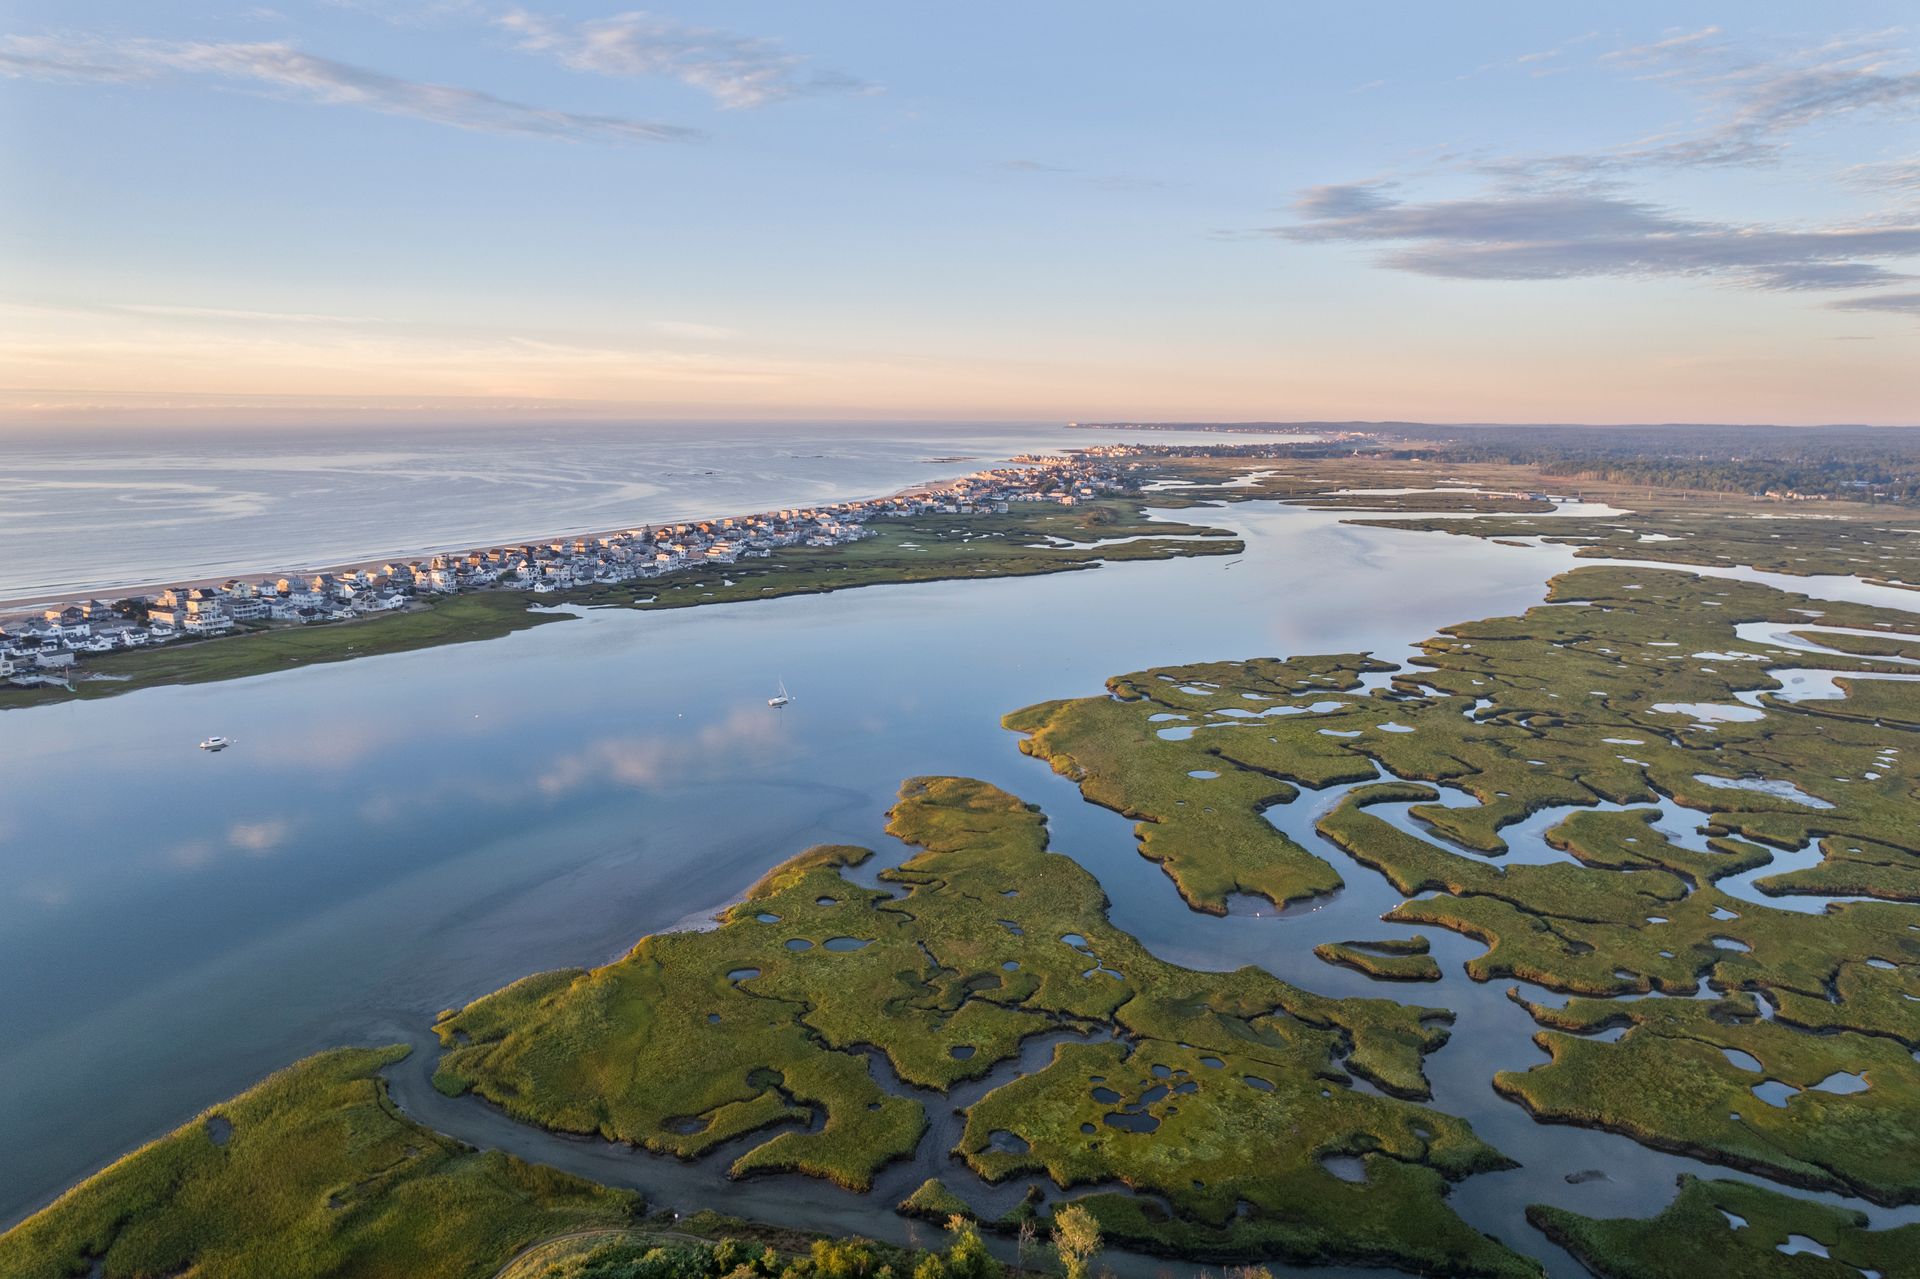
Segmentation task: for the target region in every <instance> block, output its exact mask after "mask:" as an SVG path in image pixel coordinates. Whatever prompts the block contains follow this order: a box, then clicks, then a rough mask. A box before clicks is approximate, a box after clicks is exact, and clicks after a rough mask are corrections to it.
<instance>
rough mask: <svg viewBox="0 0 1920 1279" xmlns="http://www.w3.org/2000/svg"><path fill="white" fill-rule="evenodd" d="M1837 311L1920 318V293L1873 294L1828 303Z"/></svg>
mask: <svg viewBox="0 0 1920 1279" xmlns="http://www.w3.org/2000/svg"><path fill="white" fill-rule="evenodd" d="M1827 305H1828V306H1830V307H1832V308H1833V309H1834V310H1836V311H1876V312H1879V313H1881V314H1883V315H1911V316H1915V317H1920V293H1872V294H1868V295H1867V296H1865V297H1858V298H1841V299H1839V300H1838V301H1834V302H1829V303H1827Z"/></svg>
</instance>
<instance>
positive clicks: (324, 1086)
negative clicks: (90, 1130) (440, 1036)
mask: <svg viewBox="0 0 1920 1279" xmlns="http://www.w3.org/2000/svg"><path fill="white" fill-rule="evenodd" d="M405 1055H406V1049H405V1047H404V1046H395V1047H390V1048H380V1049H345V1048H343V1049H336V1050H334V1051H332V1052H327V1053H322V1054H320V1055H319V1056H317V1057H309V1058H307V1059H306V1060H305V1061H302V1062H300V1063H298V1064H296V1065H294V1066H290V1067H288V1068H287V1069H286V1070H283V1071H281V1072H280V1073H278V1074H276V1075H274V1076H272V1077H271V1078H269V1079H267V1080H266V1081H265V1082H263V1083H261V1084H259V1085H258V1086H256V1087H254V1088H252V1089H249V1090H248V1091H247V1092H244V1093H242V1094H241V1095H240V1096H238V1097H235V1098H234V1099H233V1100H231V1101H228V1102H224V1103H222V1104H220V1105H218V1106H215V1107H213V1108H212V1109H211V1110H209V1111H208V1112H207V1113H206V1115H205V1116H202V1117H201V1118H198V1119H195V1120H194V1121H193V1122H191V1123H189V1124H186V1125H185V1126H183V1127H181V1128H179V1129H177V1130H176V1131H174V1132H173V1133H171V1134H169V1135H167V1136H165V1137H162V1138H161V1139H159V1140H158V1141H156V1142H153V1143H152V1144H151V1145H148V1146H145V1147H142V1148H141V1149H140V1150H137V1151H135V1152H134V1153H133V1154H130V1155H128V1156H126V1157H125V1158H123V1159H121V1160H120V1161H119V1162H117V1163H115V1164H113V1165H111V1166H110V1167H108V1168H106V1169H104V1170H103V1171H101V1172H99V1173H97V1174H95V1175H94V1176H92V1177H90V1178H88V1179H87V1180H86V1181H84V1182H82V1183H80V1184H79V1185H78V1186H75V1187H74V1188H73V1189H72V1190H69V1191H68V1192H67V1193H66V1194H64V1195H62V1196H61V1197H60V1198H59V1199H58V1200H57V1201H55V1202H54V1203H53V1205H52V1206H50V1207H48V1208H46V1209H45V1210H44V1211H42V1212H39V1213H37V1214H35V1215H34V1216H32V1217H29V1218H28V1219H27V1220H26V1221H24V1222H22V1223H21V1224H20V1225H18V1226H16V1227H14V1228H13V1229H12V1230H10V1231H8V1232H7V1233H6V1234H5V1235H0V1274H5V1275H7V1276H9V1277H10V1279H56V1277H62V1276H78V1275H85V1274H88V1273H89V1272H92V1273H96V1274H99V1275H102V1276H104V1279H136V1277H138V1279H147V1277H149V1276H159V1275H191V1276H192V1277H193V1279H260V1277H261V1276H266V1275H271V1276H273V1279H320V1277H321V1276H326V1277H328V1279H441V1277H444V1279H484V1277H485V1276H489V1275H491V1274H493V1272H494V1271H495V1270H496V1269H498V1268H499V1267H500V1266H501V1265H502V1264H503V1263H504V1262H505V1261H506V1260H507V1259H508V1258H509V1257H511V1256H512V1255H513V1254H514V1253H515V1252H517V1251H518V1250H519V1249H520V1248H522V1247H524V1246H525V1245H526V1244H528V1243H530V1242H532V1241H533V1240H535V1239H538V1238H541V1237H543V1236H546V1235H550V1234H557V1233H561V1232H564V1231H570V1230H577V1229H583V1228H591V1227H597V1226H614V1225H619V1224H623V1223H625V1222H627V1221H629V1220H631V1218H632V1217H633V1214H634V1212H635V1211H636V1209H637V1207H638V1198H637V1196H634V1195H632V1194H630V1193H628V1192H625V1191H617V1190H609V1189H606V1188H604V1187H600V1186H596V1185H593V1184H591V1183H589V1182H585V1181H581V1180H579V1179H578V1178H575V1177H570V1176H567V1175H565V1174H563V1173H558V1172H555V1171H553V1170H551V1169H548V1168H542V1167H538V1166H535V1165H531V1164H526V1163H522V1162H521V1161H519V1160H517V1159H513V1158H510V1157H508V1156H506V1155H503V1154H499V1153H497V1152H494V1153H485V1154H482V1153H479V1152H476V1151H473V1150H471V1149H468V1148H467V1147H464V1146H461V1145H459V1144H458V1143H456V1142H453V1141H451V1140H449V1139H447V1138H444V1137H441V1136H439V1135H437V1134H435V1133H432V1132H430V1131H428V1130H426V1129H424V1128H421V1127H419V1126H418V1125H417V1124H414V1123H412V1122H410V1121H408V1120H407V1119H405V1118H403V1117H402V1116H401V1115H399V1114H398V1113H397V1112H396V1111H395V1110H394V1109H393V1107H392V1105H391V1103H389V1102H388V1101H387V1099H386V1095H385V1091H384V1088H383V1086H382V1084H381V1082H380V1080H379V1077H378V1075H377V1072H378V1071H379V1069H380V1068H381V1067H382V1066H385V1065H387V1064H388V1063H390V1062H393V1061H396V1060H398V1059H399V1058H401V1057H404V1056H405ZM221 1125H230V1130H226V1129H222V1131H224V1132H226V1134H227V1135H226V1138H225V1141H224V1144H222V1143H221V1142H220V1141H217V1140H216V1139H215V1130H216V1129H219V1128H220V1127H221ZM96 1261H97V1263H98V1266H99V1269H98V1270H97V1271H96V1270H93V1269H92V1268H93V1266H94V1265H95V1263H96Z"/></svg>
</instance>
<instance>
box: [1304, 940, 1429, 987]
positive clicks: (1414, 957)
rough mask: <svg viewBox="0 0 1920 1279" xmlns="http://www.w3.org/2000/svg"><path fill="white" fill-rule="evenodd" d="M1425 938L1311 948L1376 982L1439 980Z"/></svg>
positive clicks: (1331, 944) (1325, 958)
mask: <svg viewBox="0 0 1920 1279" xmlns="http://www.w3.org/2000/svg"><path fill="white" fill-rule="evenodd" d="M1427 945H1428V943H1427V939H1426V938H1425V937H1422V936H1420V935H1418V934H1415V935H1414V936H1412V937H1392V938H1388V939H1386V940H1384V941H1330V942H1322V943H1321V944H1320V945H1318V946H1315V947H1314V948H1313V953H1314V954H1316V955H1318V956H1319V957H1320V958H1321V959H1324V960H1325V961H1326V962H1327V963H1329V964H1342V965H1345V966H1346V967H1348V968H1352V969H1356V970H1358V971H1360V972H1363V973H1365V974H1366V975H1367V976H1369V977H1371V978H1373V979H1374V980H1376V981H1439V980H1440V965H1439V964H1438V963H1437V962H1435V960H1434V958H1433V956H1431V955H1429V954H1427Z"/></svg>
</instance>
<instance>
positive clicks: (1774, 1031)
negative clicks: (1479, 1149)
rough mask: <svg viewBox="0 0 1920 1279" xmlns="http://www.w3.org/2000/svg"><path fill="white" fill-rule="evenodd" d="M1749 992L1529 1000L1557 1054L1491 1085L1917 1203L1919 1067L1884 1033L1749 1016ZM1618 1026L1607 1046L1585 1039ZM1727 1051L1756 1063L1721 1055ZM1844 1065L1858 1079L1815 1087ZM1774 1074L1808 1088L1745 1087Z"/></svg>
mask: <svg viewBox="0 0 1920 1279" xmlns="http://www.w3.org/2000/svg"><path fill="white" fill-rule="evenodd" d="M1755 998H1756V997H1755V996H1751V995H1742V996H1733V997H1729V998H1727V999H1725V1000H1721V1001H1701V1000H1691V999H1685V1000H1682V999H1653V1000H1635V1001H1632V1002H1628V1003H1618V1002H1613V1001H1607V1000H1592V999H1574V1000H1570V1001H1568V1003H1567V1005H1566V1007H1565V1008H1561V1009H1555V1008H1549V1007H1546V1006H1537V1007H1532V1006H1530V1008H1529V1011H1531V1012H1532V1013H1533V1014H1534V1016H1535V1018H1536V1019H1537V1020H1540V1021H1541V1022H1542V1023H1543V1024H1545V1025H1547V1026H1549V1027H1552V1028H1553V1029H1552V1030H1549V1031H1546V1032H1542V1033H1541V1034H1539V1035H1537V1036H1536V1040H1537V1041H1538V1042H1539V1044H1540V1046H1541V1047H1543V1048H1545V1049H1546V1050H1547V1052H1548V1053H1549V1054H1550V1056H1551V1057H1552V1060H1551V1061H1549V1062H1548V1063H1546V1064H1545V1065H1541V1066H1535V1067H1533V1068H1532V1069H1530V1070H1524V1071H1502V1072H1500V1073H1499V1074H1498V1075H1495V1076H1494V1087H1495V1088H1497V1089H1499V1090H1500V1091H1501V1092H1502V1093H1504V1094H1506V1095H1507V1096H1509V1097H1512V1098H1514V1099H1515V1100H1517V1101H1519V1102H1520V1103H1521V1104H1523V1105H1524V1106H1526V1108H1527V1109H1528V1110H1529V1111H1530V1112H1532V1113H1533V1114H1534V1115H1535V1116H1537V1117H1539V1118H1541V1119H1546V1120H1549V1121H1552V1122H1558V1123H1578V1124H1584V1125H1586V1126H1589V1127H1596V1128H1606V1129H1609V1130H1611V1131H1614V1132H1622V1133H1625V1134H1627V1135H1628V1136H1630V1137H1633V1138H1635V1139H1636V1140H1639V1141H1642V1142H1645V1143H1646V1144H1648V1145H1651V1146H1657V1147H1659V1148H1661V1149H1663V1150H1673V1151H1678V1152H1680V1153H1682V1154H1688V1155H1692V1156H1694V1157H1696V1158H1699V1159H1705V1160H1708V1161H1711V1162H1714V1163H1722V1164H1728V1165H1731V1166H1733V1167H1736V1168H1744V1169H1748V1170H1751V1171H1754V1172H1758V1173H1762V1174H1764V1175H1766V1176H1769V1177H1774V1178H1776V1179H1778V1180H1781V1181H1785V1182H1788V1183H1791V1184H1793V1185H1800V1186H1809V1187H1812V1188H1814V1189H1820V1190H1839V1191H1844V1192H1846V1193H1848V1194H1856V1195H1862V1196H1865V1197H1866V1198H1868V1199H1871V1200H1873V1201H1874V1202H1876V1203H1886V1204H1894V1203H1913V1202H1916V1201H1920V1140H1916V1137H1920V1125H1917V1124H1916V1122H1915V1118H1916V1115H1920V1064H1917V1063H1915V1061H1914V1059H1913V1055H1912V1053H1911V1051H1910V1050H1908V1049H1907V1048H1906V1047H1905V1046H1904V1045H1902V1044H1899V1043H1896V1042H1894V1041H1893V1040H1891V1039H1887V1038H1882V1037H1879V1036H1872V1035H1861V1034H1853V1033H1836V1034H1822V1035H1814V1034H1808V1033H1806V1032H1805V1031H1803V1030H1798V1029H1794V1028H1792V1027H1788V1026H1783V1025H1780V1024H1779V1023H1778V1022H1776V1021H1771V1020H1768V1019H1766V1018H1763V1017H1761V1016H1759V1015H1758V1010H1757V1008H1756V1005H1755V1003H1754V1000H1755ZM1623 1023H1624V1024H1625V1025H1626V1026H1627V1027H1628V1030H1627V1032H1626V1034H1625V1035H1623V1036H1621V1037H1620V1039H1619V1040H1618V1041H1617V1042H1615V1043H1607V1042H1604V1041H1601V1040H1596V1039H1590V1038H1584V1037H1583V1035H1586V1034H1590V1033H1591V1032H1593V1031H1596V1030H1600V1029H1602V1028H1604V1027H1606V1026H1610V1025H1620V1024H1623ZM1729 1048H1730V1049H1735V1050H1737V1051H1739V1052H1741V1053H1745V1054H1748V1055H1750V1056H1752V1057H1754V1058H1755V1059H1757V1060H1758V1061H1759V1063H1760V1069H1759V1070H1757V1071H1756V1070H1751V1069H1747V1068H1746V1067H1745V1066H1744V1065H1736V1064H1735V1063H1734V1062H1732V1061H1730V1060H1728V1058H1727V1056H1726V1055H1725V1053H1723V1052H1722V1049H1729ZM1841 1071H1846V1072H1850V1073H1855V1074H1859V1075H1862V1076H1864V1077H1865V1079H1866V1082H1867V1087H1866V1089H1865V1090H1864V1091H1861V1092H1854V1093H1848V1094H1839V1093H1833V1092H1827V1091H1822V1090H1819V1089H1816V1088H1815V1087H1814V1085H1815V1084H1817V1083H1819V1082H1820V1081H1821V1080H1823V1079H1826V1078H1827V1077H1828V1076H1830V1075H1833V1074H1835V1073H1836V1072H1841ZM1769 1079H1771V1080H1777V1081H1779V1082H1781V1083H1784V1084H1789V1085H1791V1086H1793V1087H1794V1088H1798V1089H1801V1090H1803V1091H1800V1092H1798V1093H1796V1094H1794V1095H1793V1096H1792V1097H1790V1098H1789V1099H1788V1100H1787V1102H1786V1104H1785V1105H1784V1106H1774V1105H1772V1104H1770V1103H1769V1102H1767V1101H1764V1100H1762V1099H1761V1098H1760V1097H1758V1096H1756V1095H1755V1094H1754V1093H1753V1091H1752V1090H1753V1088H1754V1086H1755V1085H1756V1084H1759V1083H1761V1082H1762V1081H1763V1080H1769Z"/></svg>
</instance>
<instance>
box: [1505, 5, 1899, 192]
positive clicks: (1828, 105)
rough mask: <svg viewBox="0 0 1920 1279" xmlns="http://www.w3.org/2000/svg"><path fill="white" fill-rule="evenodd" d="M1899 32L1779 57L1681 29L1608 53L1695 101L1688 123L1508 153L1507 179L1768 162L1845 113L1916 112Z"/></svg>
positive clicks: (1715, 31)
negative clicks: (1569, 146) (1592, 145)
mask: <svg viewBox="0 0 1920 1279" xmlns="http://www.w3.org/2000/svg"><path fill="white" fill-rule="evenodd" d="M1894 34H1895V33H1892V32H1879V33H1875V34H1872V35H1867V36H1859V37H1852V38H1847V39H1838V40H1831V41H1828V42H1827V43H1825V44H1821V45H1816V46H1812V47H1809V48H1803V49H1796V50H1791V51H1788V52H1785V53H1782V54H1778V55H1774V56H1764V55H1759V54H1755V53H1752V52H1750V51H1748V50H1747V49H1746V48H1745V47H1743V46H1742V45H1741V44H1740V43H1739V42H1736V41H1734V40H1732V39H1730V38H1728V37H1726V36H1725V34H1724V33H1723V32H1722V31H1721V30H1720V28H1718V27H1703V28H1701V29H1700V30H1698V31H1688V32H1679V33H1675V34H1672V35H1668V36H1666V37H1663V38H1662V39H1659V40H1656V41H1653V42H1651V43H1647V44H1641V45H1635V46H1631V47H1628V48H1623V49H1616V50H1614V51H1613V52H1611V53H1606V54H1602V55H1601V56H1600V59H1599V61H1600V62H1601V64H1602V65H1604V66H1610V67H1613V68H1616V69H1620V70H1624V71H1627V72H1629V73H1631V74H1633V75H1634V76H1635V77H1637V78H1639V79H1641V80H1645V81H1649V82H1654V83H1658V84H1664V85H1670V86H1672V87H1674V88H1676V89H1678V90H1680V91H1681V92H1683V93H1685V94H1687V95H1688V96H1690V97H1691V98H1693V99H1694V101H1695V102H1696V103H1697V120H1696V122H1695V123H1694V124H1693V126H1692V127H1691V128H1688V129H1680V130H1672V131H1668V132H1666V133H1663V134H1659V135H1655V136H1652V137H1648V138H1644V139H1641V140H1638V141H1636V142H1632V143H1628V144H1625V145H1623V146H1619V147H1616V148H1613V149H1611V150H1606V151H1599V152H1593V153H1580V154H1563V155H1547V156H1522V157H1509V158H1506V159H1502V160H1496V161H1493V162H1491V163H1490V164H1489V165H1487V166H1486V167H1487V168H1489V169H1491V170H1492V171H1494V172H1497V173H1500V174H1502V175H1505V176H1508V177H1533V178H1538V179H1565V178H1568V177H1583V176H1593V175H1597V174H1603V173H1610V172H1620V171H1625V170H1630V169H1647V168H1712V167H1720V166H1732V165H1761V164H1772V163H1774V162H1777V161H1778V160H1780V159H1781V158H1782V157H1783V156H1784V155H1785V154H1786V152H1787V150H1788V148H1789V145H1790V139H1791V135H1793V134H1795V133H1798V132H1801V131H1804V130H1806V129H1810V128H1813V127H1815V126H1817V125H1822V124H1825V123H1828V122H1830V121H1832V120H1834V119H1837V118H1838V117H1841V116H1848V115H1855V114H1863V113H1878V114H1881V115H1890V116H1894V117H1897V118H1904V117H1906V116H1909V115H1911V114H1913V113H1914V111H1915V110H1916V109H1920V71H1916V70H1913V69H1911V68H1909V67H1905V66H1903V65H1902V63H1903V62H1905V61H1909V60H1910V54H1909V52H1908V51H1907V50H1905V49H1904V48H1902V47H1900V46H1898V45H1896V44H1894V43H1893V42H1892V37H1893V35H1894Z"/></svg>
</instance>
